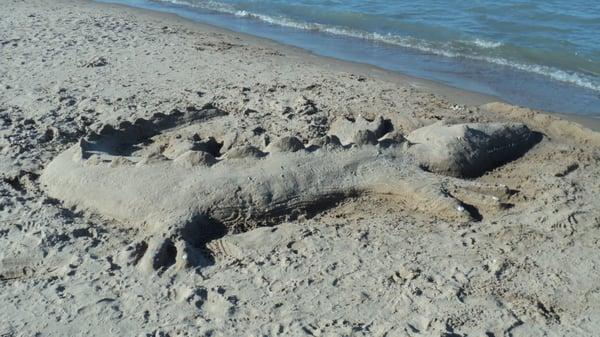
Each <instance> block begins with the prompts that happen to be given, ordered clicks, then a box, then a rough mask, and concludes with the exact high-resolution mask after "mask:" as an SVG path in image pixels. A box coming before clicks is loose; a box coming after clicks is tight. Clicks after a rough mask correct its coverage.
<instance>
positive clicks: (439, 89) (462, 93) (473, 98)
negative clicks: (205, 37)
mask: <svg viewBox="0 0 600 337" xmlns="http://www.w3.org/2000/svg"><path fill="white" fill-rule="evenodd" d="M79 1H82V2H84V3H88V4H92V5H94V6H100V7H102V6H108V7H116V8H126V9H127V10H130V11H138V12H140V13H143V15H148V16H151V17H155V18H158V19H161V20H166V21H170V20H173V21H174V22H177V23H178V24H184V25H188V26H189V27H191V28H196V29H201V30H205V31H214V32H221V33H225V34H228V35H232V36H239V37H241V38H243V39H245V40H248V41H254V42H255V43H258V44H265V45H267V46H268V47H269V48H273V49H278V50H281V51H286V52H288V53H294V54H295V56H296V57H300V58H306V59H308V60H309V61H311V62H313V63H315V64H318V65H322V66H325V67H331V68H333V69H337V70H340V71H346V72H355V73H357V74H360V75H362V76H373V77H376V78H379V79H382V80H385V81H388V82H392V83H397V84H407V83H408V84H410V85H411V86H413V87H415V88H418V89H420V90H424V91H426V92H429V93H432V94H435V95H440V96H443V97H445V98H447V99H448V100H450V101H451V102H453V103H454V104H459V105H469V106H479V105H483V104H486V103H492V102H500V103H507V104H508V102H506V101H505V100H503V99H501V98H499V97H497V96H492V95H486V94H483V93H479V92H474V91H469V90H465V89H461V88H457V87H454V86H451V85H447V84H443V83H439V82H436V81H434V80H428V79H423V78H418V77H414V76H411V75H407V74H403V73H401V72H398V71H394V70H389V69H384V68H381V67H378V66H375V65H370V64H366V63H360V62H353V61H346V60H342V59H337V58H334V57H329V56H323V55H317V54H315V53H314V52H312V51H309V50H306V49H303V48H300V47H296V46H293V45H288V44H284V43H280V42H277V41H274V40H272V39H269V38H265V37H260V36H256V35H252V34H249V33H243V32H237V31H233V30H231V29H228V28H223V27H217V26H214V25H211V24H208V23H204V22H199V21H196V20H193V19H190V18H185V17H182V16H180V15H178V14H175V13H167V12H162V11H158V10H152V9H146V8H140V7H136V6H130V5H125V4H116V3H106V2H98V1H95V0H79ZM523 108H529V107H527V106H523ZM534 110H536V111H540V112H543V113H545V114H548V115H551V116H556V117H559V118H562V119H565V120H568V121H571V122H576V123H578V124H580V125H582V126H584V127H587V128H589V129H591V130H594V131H598V132H600V117H591V116H586V115H581V114H576V113H565V112H549V111H543V110H537V109H534Z"/></svg>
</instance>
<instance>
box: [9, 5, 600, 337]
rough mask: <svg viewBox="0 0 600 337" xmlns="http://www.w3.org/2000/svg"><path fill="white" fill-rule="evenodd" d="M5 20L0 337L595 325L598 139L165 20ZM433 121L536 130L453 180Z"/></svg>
mask: <svg viewBox="0 0 600 337" xmlns="http://www.w3.org/2000/svg"><path fill="white" fill-rule="evenodd" d="M0 13H1V14H2V15H1V16H0V178H1V179H0V336H33V335H39V336H78V335H86V336H90V335H91V336H107V335H125V336H147V335H150V336H275V335H278V336H304V335H306V336H363V335H365V336H542V335H545V336H594V335H596V334H597V331H599V329H600V324H599V322H600V288H599V287H598V282H597V280H598V279H600V269H599V266H600V254H598V253H599V251H598V249H599V248H598V242H599V240H600V207H599V206H600V200H599V199H598V195H599V194H600V179H599V178H598V177H600V134H598V133H595V132H593V131H590V130H589V129H586V128H584V127H582V126H580V125H579V124H575V123H574V122H570V121H567V120H563V119H558V118H556V117H553V116H550V115H546V114H543V113H540V112H536V111H532V110H528V109H521V108H517V107H512V106H509V105H506V104H503V103H489V102H490V101H491V100H493V98H490V97H482V96H479V95H475V94H470V93H466V92H461V91H458V90H455V89H452V88H446V87H442V86H439V85H435V84H432V83H430V82H427V81H423V80H417V79H412V78H408V77H404V76H401V75H396V74H390V73H386V72H384V71H382V70H380V69H377V68H373V67H367V66H360V65H356V64H350V63H344V62H339V61H335V60H331V59H326V58H321V57H317V56H314V55H311V54H309V53H306V52H303V51H301V50H298V49H295V48H291V47H286V46H281V45H277V44H275V43H272V42H269V41H265V40H262V39H258V38H253V37H249V36H244V35H240V34H233V33H230V32H227V31H223V30H219V29H215V28H212V27H208V26H203V25H199V24H196V23H191V22H187V21H185V20H182V19H179V18H177V17H174V16H171V15H164V14H157V13H152V12H147V11H142V10H136V9H129V8H124V7H119V6H111V5H99V4H94V3H90V2H85V1H65V0H57V1H49V0H46V1H44V0H31V1H26V2H24V1H17V0H7V1H5V2H3V3H2V8H1V9H0ZM197 114H199V115H200V116H204V117H202V118H200V117H193V118H192V117H190V116H196V115H197ZM207 114H208V115H210V118H208V117H206V116H207ZM173 116H175V117H177V116H179V117H177V118H179V119H177V118H175V119H176V121H174V122H171V118H174V117H173ZM181 116H183V117H181ZM205 117H206V118H205ZM186 118H187V119H186ZM165 120H166V121H167V122H164V123H163V122H160V121H165ZM126 121H130V122H133V123H135V121H138V124H135V125H146V124H144V123H146V122H148V121H149V123H154V124H153V125H154V126H156V125H158V126H160V127H156V128H151V129H152V134H143V133H144V132H145V131H144V132H141V133H140V134H143V135H142V136H140V134H137V133H136V132H138V131H140V130H141V129H140V130H138V129H135V128H133V129H132V127H131V125H133V124H128V123H126ZM144 121H146V122H144ZM368 121H374V122H372V123H369V122H368ZM378 121H379V122H381V121H384V122H381V123H383V124H384V125H385V127H383V129H385V130H383V129H382V127H381V123H380V124H379V126H377V125H375V124H377V123H379V122H378ZM439 121H443V122H444V123H446V124H457V123H483V124H469V125H470V126H471V127H472V128H476V129H475V130H476V131H477V130H484V131H485V130H497V129H498V128H500V129H501V130H504V129H503V126H502V125H517V126H515V127H513V128H514V130H518V132H516V131H515V132H516V133H514V134H513V136H511V137H512V138H511V137H508V138H507V137H504V136H502V137H500V136H497V135H496V136H494V137H495V138H494V137H492V138H490V139H492V140H494V141H493V142H491V141H490V142H491V143H490V144H491V145H490V144H487V145H486V146H488V145H489V147H485V149H486V151H487V153H502V154H503V156H504V155H506V154H507V153H508V154H510V151H513V150H511V147H510V146H509V145H510V144H516V143H515V142H517V143H518V141H517V140H515V139H516V138H514V137H516V136H515V135H523V134H525V133H526V134H529V133H527V132H528V131H527V130H532V131H533V133H534V134H535V135H539V136H540V139H538V141H539V142H537V143H536V144H530V143H529V142H528V143H527V147H523V148H519V152H524V153H518V155H516V154H515V155H514V156H512V157H510V156H509V157H510V159H515V158H516V159H515V160H512V161H510V162H508V163H506V164H504V165H501V166H499V167H497V168H495V169H492V170H489V171H487V172H485V173H484V174H483V175H481V176H479V174H477V175H476V176H478V177H476V178H473V179H463V178H461V177H460V176H461V172H463V171H461V170H462V169H463V168H464V165H465V161H464V160H459V161H456V158H459V157H460V156H462V155H463V154H464V153H465V152H464V150H465V149H467V148H468V147H456V144H454V143H453V144H454V145H452V146H451V149H453V150H452V151H454V152H452V153H455V154H453V155H452V156H450V158H445V157H444V155H445V154H444V153H441V152H440V151H439V146H442V145H444V144H445V143H444V142H446V141H448V139H450V140H452V139H454V138H452V137H449V138H447V139H445V140H443V141H442V140H439V142H437V143H435V142H433V141H432V143H431V144H430V145H427V142H428V141H429V140H430V139H434V140H435V139H437V138H436V137H438V136H439V134H445V135H446V136H447V135H461V134H460V132H462V131H461V130H464V128H463V127H453V128H452V129H445V127H442V129H438V127H439V125H441V124H436V125H434V126H432V127H430V128H426V129H422V127H426V126H429V125H432V124H434V123H436V122H439ZM491 122H502V123H524V124H525V125H527V127H528V128H527V129H523V127H522V126H520V124H493V125H495V126H493V127H491V126H489V124H486V123H491ZM161 123H162V124H161ZM106 125H109V126H106ZM374 125H375V126H374ZM499 125H500V126H499ZM110 126H113V127H114V128H113V129H111V127H110ZM590 126H591V124H590ZM115 128H116V130H115ZM477 128H480V129H477ZM123 130H126V132H125V131H123ZM132 130H134V131H132ZM136 130H137V131H136ZM144 130H147V128H144ZM415 130H418V131H416V132H413V131H415ZM424 130H425V131H427V132H425V131H424ZM437 130H441V131H437ZM448 130H452V131H451V132H450V131H448ZM524 130H525V131H524ZM456 132H459V133H456ZM478 132H479V131H478ZM490 132H492V131H490ZM493 132H496V131H493ZM524 132H525V133H524ZM484 133H485V132H484ZM133 134H136V136H135V137H133V136H132V135H133ZM502 135H504V134H502ZM333 136H338V137H339V138H340V140H341V143H342V144H343V145H345V146H342V147H340V145H338V144H337V143H336V142H335V140H334V137H333ZM94 137H96V138H94ZM131 137H133V138H135V139H134V140H135V141H131V140H127V139H132V138H131ZM210 137H213V138H214V141H215V142H217V143H218V144H219V145H218V149H217V150H215V149H214V144H213V143H212V141H211V139H210ZM292 137H294V138H292ZM405 137H408V141H405V140H404V138H405ZM82 138H85V139H86V140H84V141H80V140H81V139H82ZM455 138H456V137H455ZM500 138H501V139H502V141H499V140H498V139H500ZM456 139H458V141H459V142H461V141H463V137H462V136H459V137H458V138H456ZM477 139H480V138H477ZM126 140H127V141H126ZM140 140H143V141H142V142H141V143H140ZM417 140H418V141H417ZM414 142H423V143H422V144H417V145H414V146H413V143H414ZM492 143H493V144H492ZM90 144H91V145H90ZM390 144H391V145H390ZM440 144H441V145H440ZM461 144H462V143H461ZM507 144H508V145H507ZM122 145H127V148H123V147H122ZM384 145H385V146H384ZM492 145H493V146H492ZM427 146H429V147H427ZM511 146H512V145H511ZM198 147H200V148H201V149H200V150H199V149H198ZM481 148H484V147H481ZM432 149H434V150H432ZM435 149H438V150H435ZM474 149H475V150H477V149H478V148H474ZM461 150H463V152H460V151H461ZM498 151H499V152H498ZM507 151H508V152H507ZM515 151H516V150H515ZM442 152H444V151H442ZM461 153H462V154H461ZM466 153H467V154H469V153H471V154H472V153H473V152H468V151H467V152H466ZM459 154H460V156H459ZM521 154H522V156H519V155H521ZM453 156H454V157H453ZM442 157H443V158H442ZM517 157H518V158H517ZM140 158H142V159H140ZM440 158H442V159H445V160H450V161H451V162H450V164H448V165H445V166H444V165H440V161H439V159H440ZM460 158H465V157H460ZM507 158H508V157H507ZM476 159H477V158H475V159H473V158H471V159H469V160H470V161H468V163H471V164H473V163H475V164H473V165H476V164H477V160H476ZM444 163H447V162H444ZM471 164H469V165H471ZM496 164H501V163H496ZM453 165H454V166H453ZM456 165H458V166H456ZM477 165H479V166H477V167H482V166H481V163H479V164H477ZM390 168H393V169H394V170H391V169H390ZM423 168H427V171H433V172H427V171H426V170H424V169H423ZM486 169H487V167H486ZM390 170H391V171H390ZM464 172H467V171H464ZM469 172H470V171H469ZM392 173H393V174H392ZM456 176H458V177H456ZM290 177H291V178H290ZM256 191H259V192H260V193H258V192H256ZM265 191H266V192H265ZM274 191H275V192H277V191H279V192H280V193H281V195H284V196H285V198H283V199H282V200H284V202H283V203H281V204H277V205H283V206H284V207H275V206H273V200H279V199H277V198H276V196H277V195H276V194H274ZM332 191H333V192H335V193H333V192H332ZM265 195H269V197H265ZM332 195H333V196H336V197H335V198H331V196H332ZM340 196H341V197H340ZM394 196H397V198H396V197H394ZM286 198H287V199H286ZM173 210H176V211H177V212H179V213H177V214H176V216H174V215H173V214H174V213H173V212H171V211H173ZM453 212H454V213H453ZM199 215H202V216H203V215H209V216H211V217H212V218H211V219H213V220H214V219H217V220H220V222H221V223H222V224H223V226H224V227H223V228H221V229H222V230H215V231H214V232H211V233H204V232H203V235H204V237H203V238H202V240H201V241H202V242H201V245H200V244H198V243H199V241H194V240H192V238H193V237H195V236H194V235H195V234H194V233H196V232H195V229H196V227H194V228H192V233H191V234H190V233H189V231H187V230H188V229H189V228H188V227H185V226H183V225H182V224H184V225H185V224H187V223H190V221H189V219H187V218H186V219H183V218H185V217H192V218H194V219H195V220H194V221H195V222H193V223H194V224H196V223H200V224H201V225H203V226H204V225H206V223H207V222H204V221H205V220H206V221H208V220H207V219H204V218H202V219H200V220H198V219H197V218H196V217H197V216H199ZM462 215H467V216H462ZM196 220H198V221H196ZM186 221H187V222H186ZM264 225H269V226H264ZM182 226H183V227H185V228H183V229H182ZM157 228H158V229H157ZM202 228H205V227H202ZM170 230H173V231H170ZM182 230H185V231H187V232H185V233H184V232H182ZM182 233H183V234H185V235H183V234H182ZM177 235H179V236H177ZM177 238H179V239H181V241H179V242H171V245H168V244H167V245H165V244H164V243H165V242H169V240H172V239H177ZM207 238H208V239H207ZM182 245H183V246H182ZM185 245H188V246H185ZM187 252H190V254H191V253H193V254H194V256H193V257H194V258H193V259H192V255H187ZM152 254H154V255H152ZM175 256H177V257H175ZM172 259H176V260H173V261H172ZM182 261H183V262H182Z"/></svg>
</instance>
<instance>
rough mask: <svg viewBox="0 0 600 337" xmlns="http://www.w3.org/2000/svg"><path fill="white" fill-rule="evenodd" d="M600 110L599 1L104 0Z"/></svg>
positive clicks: (505, 94) (533, 101)
mask: <svg viewBox="0 0 600 337" xmlns="http://www.w3.org/2000/svg"><path fill="white" fill-rule="evenodd" d="M104 2H113V3H120V4H126V5H132V6H138V7H143V8H149V9H154V10H161V11H166V12H171V13H176V14H179V15H181V16H184V17H187V18H191V19H194V20H198V21H201V22H204V23H209V24H213V25H216V26H220V27H224V28H228V29H231V30H234V31H240V32H244V33H249V34H254V35H258V36H262V37H267V38H270V39H273V40H276V41H279V42H283V43H287V44H291V45H295V46H298V47H301V48H305V49H308V50H310V51H312V52H315V53H317V54H321V55H325V56H331V57H336V58H340V59H344V60H349V61H356V62H363V63H368V64H372V65H376V66H379V67H382V68H385V69H389V70H394V71H399V72H402V73H405V74H408V75H412V76H417V77H421V78H426V79H430V80H434V81H438V82H441V83H444V84H448V85H452V86H455V87H459V88H462V89H467V90H472V91H476V92H481V93H484V94H489V95H494V96H497V97H499V98H502V99H504V100H506V101H508V102H511V103H514V104H519V105H524V106H528V107H533V108H538V109H544V110H549V111H556V112H566V113H578V114H584V115H590V116H597V117H600V0H570V1H565V0H562V1H557V0H526V1H525V0H520V1H519V0H504V1H494V0H472V1H467V0H421V1H406V0H395V1H394V0H367V1H359V0H344V1H341V0H216V1H213V0H104Z"/></svg>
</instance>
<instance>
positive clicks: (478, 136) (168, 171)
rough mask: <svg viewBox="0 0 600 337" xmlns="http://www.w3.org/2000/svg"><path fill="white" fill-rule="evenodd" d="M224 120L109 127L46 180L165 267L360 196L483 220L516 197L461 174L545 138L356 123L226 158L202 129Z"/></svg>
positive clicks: (198, 114) (501, 127) (206, 114)
mask: <svg viewBox="0 0 600 337" xmlns="http://www.w3.org/2000/svg"><path fill="white" fill-rule="evenodd" d="M225 115H226V114H225V113H224V112H222V111H220V110H218V109H215V108H213V107H211V106H206V107H204V108H202V109H198V110H195V109H192V110H190V111H186V112H179V111H176V112H174V113H171V114H169V115H164V114H156V115H154V116H152V118H150V119H148V120H146V119H138V120H136V121H134V122H122V123H120V124H119V125H118V126H115V127H113V126H111V125H105V126H103V127H102V128H100V129H99V130H98V131H97V132H95V133H92V134H90V135H89V136H87V137H85V138H84V139H82V140H81V141H80V142H79V143H78V144H76V145H74V146H73V147H71V148H70V149H68V150H67V151H65V152H63V153H61V154H60V155H58V156H57V157H56V158H55V159H54V160H53V161H52V162H51V163H50V164H49V165H48V166H47V168H46V169H45V170H44V172H43V175H42V182H43V184H44V185H45V186H46V189H47V192H48V194H49V195H50V196H52V197H55V198H58V199H60V200H62V201H64V202H65V203H66V204H67V205H71V206H77V207H79V208H81V209H88V210H91V211H93V212H97V213H99V214H101V215H103V216H106V217H110V218H114V219H116V220H118V221H120V222H122V223H124V224H127V225H131V226H143V227H144V229H145V232H146V233H147V234H148V240H147V241H146V242H145V243H144V244H143V245H142V247H139V248H140V249H139V252H137V254H138V255H139V257H140V261H139V263H140V265H141V266H142V267H143V268H145V269H147V270H157V271H164V270H166V269H168V268H169V267H171V266H175V267H176V268H180V267H185V266H195V265H198V264H199V259H201V257H200V255H201V254H199V253H198V250H197V249H196V248H197V247H200V246H202V245H203V244H205V243H207V242H208V241H210V240H211V239H212V238H215V237H218V236H220V235H223V234H225V233H234V232H241V231H246V230H249V229H252V228H255V227H257V226H267V225H275V224H277V223H279V222H281V221H285V220H290V219H293V218H296V217H298V216H307V215H308V216H309V215H311V214H315V213H317V212H319V211H321V210H324V209H327V208H329V207H332V206H334V205H335V204H336V203H338V202H340V201H342V200H344V199H347V198H353V197H358V196H361V195H377V196H379V197H385V198H388V199H390V200H391V201H393V202H397V204H398V207H405V208H409V209H415V210H418V211H420V212H422V213H427V214H430V215H432V216H434V217H436V218H439V219H443V220H447V221H454V222H456V221H470V220H477V217H478V216H479V215H478V212H477V207H491V208H498V209H500V208H502V207H503V202H504V201H503V200H504V199H505V198H506V197H507V196H508V194H509V193H510V192H509V190H508V189H507V188H506V187H505V186H483V185H481V184H479V183H476V182H472V181H467V180H463V179H460V177H472V176H476V175H480V174H483V173H484V172H485V171H486V170H489V169H491V168H493V167H495V166H497V165H500V164H502V163H504V162H506V161H508V160H512V159H515V158H517V157H518V156H520V155H522V154H523V153H525V151H527V150H528V149H529V148H530V147H531V146H533V145H534V144H535V142H536V139H535V138H536V137H535V133H534V132H532V131H530V130H529V129H528V128H527V127H526V126H525V125H522V124H500V123H494V124H463V125H454V126H447V125H442V124H434V125H432V126H428V127H425V128H422V129H418V130H416V131H414V132H413V133H411V134H410V135H409V136H408V137H407V138H408V141H405V140H404V138H403V137H402V136H401V135H399V134H397V133H395V132H394V131H393V128H392V127H390V126H389V125H387V126H386V127H383V128H382V127H381V125H379V126H378V125H375V126H373V125H370V124H369V123H366V124H364V125H361V124H360V123H354V125H355V126H356V128H355V130H354V136H352V137H349V136H347V133H348V125H345V126H344V127H343V130H344V131H343V132H342V131H340V132H339V133H340V134H341V133H346V134H345V135H344V139H345V140H344V142H342V141H340V139H339V137H337V136H336V135H335V132H336V128H334V127H332V129H331V132H332V134H331V135H329V136H326V137H323V138H319V139H314V140H311V141H310V144H309V145H308V146H307V145H304V143H303V142H301V141H300V140H299V139H297V138H295V137H283V138H279V139H276V140H273V141H272V142H271V143H270V144H269V145H268V146H266V147H265V148H264V149H260V148H258V147H253V146H250V145H239V146H231V148H230V149H228V150H227V151H223V152H224V153H221V152H222V150H224V148H223V141H222V140H220V137H222V135H218V134H217V135H210V134H199V133H198V132H197V128H196V127H197V126H199V125H202V123H204V122H206V121H208V120H216V119H219V118H223V116H225ZM346 124H347V123H346ZM340 130H341V129H340ZM459 190H468V191H469V193H462V194H461V193H460V192H454V191H459ZM459 195H462V196H465V197H459ZM474 204H476V206H473V205H474ZM142 256H143V257H142Z"/></svg>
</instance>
